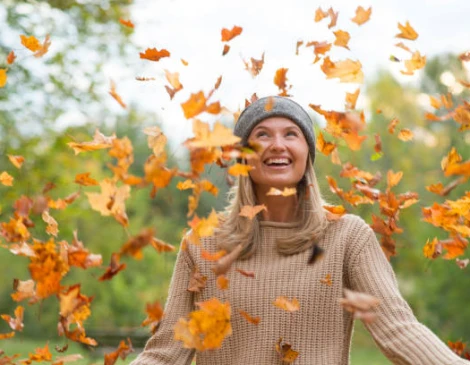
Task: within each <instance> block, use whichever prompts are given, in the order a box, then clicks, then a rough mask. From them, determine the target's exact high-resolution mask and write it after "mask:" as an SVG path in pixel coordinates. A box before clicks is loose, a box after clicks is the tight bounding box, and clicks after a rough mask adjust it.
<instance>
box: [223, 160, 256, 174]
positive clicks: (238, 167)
mask: <svg viewBox="0 0 470 365" xmlns="http://www.w3.org/2000/svg"><path fill="white" fill-rule="evenodd" d="M252 169H253V166H250V165H246V164H241V163H236V164H233V165H232V166H230V167H229V168H228V170H227V173H229V174H230V175H232V176H249V174H248V171H250V170H252Z"/></svg>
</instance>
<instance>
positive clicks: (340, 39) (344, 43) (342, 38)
mask: <svg viewBox="0 0 470 365" xmlns="http://www.w3.org/2000/svg"><path fill="white" fill-rule="evenodd" d="M333 34H334V35H335V37H336V39H335V41H334V43H333V44H334V45H335V46H338V47H344V48H346V49H349V47H348V43H349V40H350V39H351V36H350V35H349V33H348V32H346V31H344V30H337V31H336V32H333Z"/></svg>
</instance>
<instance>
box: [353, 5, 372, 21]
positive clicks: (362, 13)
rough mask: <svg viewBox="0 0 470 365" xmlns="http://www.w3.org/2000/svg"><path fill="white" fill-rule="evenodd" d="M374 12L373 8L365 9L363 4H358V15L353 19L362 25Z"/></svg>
mask: <svg viewBox="0 0 470 365" xmlns="http://www.w3.org/2000/svg"><path fill="white" fill-rule="evenodd" d="M371 12H372V8H371V7H369V9H367V10H366V9H364V8H363V7H362V6H358V7H357V9H356V16H355V17H354V18H352V19H351V20H352V21H353V22H354V23H356V24H357V25H362V24H364V23H365V22H367V21H368V20H369V18H370V14H371Z"/></svg>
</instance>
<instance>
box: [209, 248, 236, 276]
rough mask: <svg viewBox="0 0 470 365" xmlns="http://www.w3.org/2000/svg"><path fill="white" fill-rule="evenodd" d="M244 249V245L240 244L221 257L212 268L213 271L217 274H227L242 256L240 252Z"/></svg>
mask: <svg viewBox="0 0 470 365" xmlns="http://www.w3.org/2000/svg"><path fill="white" fill-rule="evenodd" d="M242 251H243V245H241V244H239V245H238V246H236V247H235V248H234V249H233V250H232V251H231V252H229V253H228V254H227V255H225V256H223V257H222V258H220V259H219V260H218V261H217V263H216V264H215V266H214V267H213V268H212V271H213V272H214V274H216V275H225V274H226V273H227V272H228V271H229V269H230V267H231V266H232V264H233V263H234V262H235V260H236V259H237V258H238V256H240V253H241V252H242Z"/></svg>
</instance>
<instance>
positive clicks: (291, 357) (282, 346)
mask: <svg viewBox="0 0 470 365" xmlns="http://www.w3.org/2000/svg"><path fill="white" fill-rule="evenodd" d="M276 352H277V353H278V354H279V356H280V357H281V360H282V361H283V362H286V363H288V364H291V363H293V362H294V361H295V360H296V359H297V357H298V356H299V353H298V352H297V351H294V350H293V349H292V345H291V344H289V343H287V342H284V341H282V337H281V338H279V340H278V341H277V342H276Z"/></svg>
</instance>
